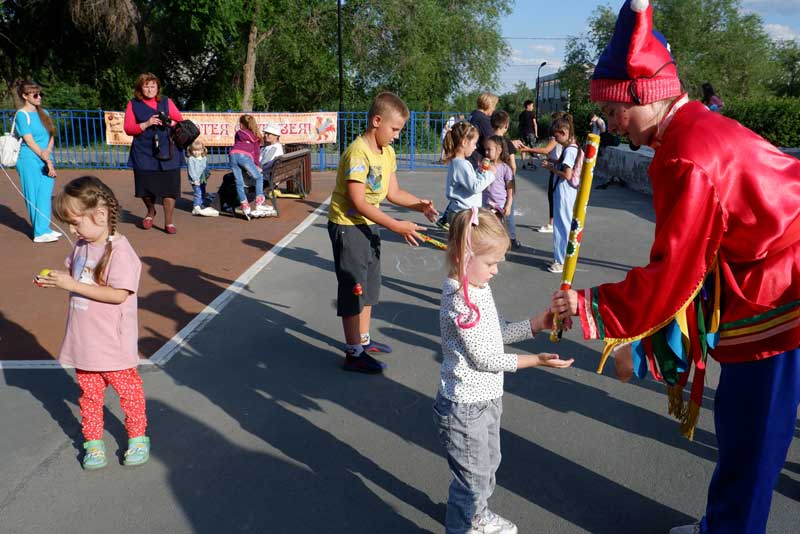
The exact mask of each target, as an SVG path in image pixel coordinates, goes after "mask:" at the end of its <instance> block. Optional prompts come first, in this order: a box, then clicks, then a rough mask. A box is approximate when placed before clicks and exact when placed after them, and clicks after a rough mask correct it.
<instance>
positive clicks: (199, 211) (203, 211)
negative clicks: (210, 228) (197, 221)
mask: <svg viewBox="0 0 800 534" xmlns="http://www.w3.org/2000/svg"><path fill="white" fill-rule="evenodd" d="M192 215H200V216H201V217H217V216H218V215H219V212H218V211H217V210H215V209H214V208H212V207H211V206H207V207H205V208H203V207H201V206H195V207H194V209H192Z"/></svg>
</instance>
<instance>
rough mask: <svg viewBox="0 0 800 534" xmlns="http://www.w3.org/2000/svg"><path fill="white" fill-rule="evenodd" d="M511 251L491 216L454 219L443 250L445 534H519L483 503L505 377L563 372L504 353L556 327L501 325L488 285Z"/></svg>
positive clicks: (543, 318)
mask: <svg viewBox="0 0 800 534" xmlns="http://www.w3.org/2000/svg"><path fill="white" fill-rule="evenodd" d="M508 247H509V238H508V233H507V232H506V229H505V227H504V226H503V224H502V223H501V222H500V220H499V219H498V218H497V217H496V216H495V215H494V214H493V213H492V212H491V211H489V210H486V209H479V208H472V209H468V210H464V211H462V212H460V213H459V214H458V215H456V216H455V218H454V219H453V221H452V222H451V226H450V240H449V242H448V249H447V262H448V266H449V271H450V272H449V275H448V278H447V279H445V281H444V285H443V287H442V307H441V310H440V311H439V324H440V326H441V331H442V367H441V380H440V383H439V392H438V394H437V396H436V401H435V403H434V405H433V412H434V421H435V422H436V425H437V426H438V430H439V436H440V439H441V441H442V444H443V445H444V446H445V448H446V450H447V461H448V464H449V465H450V470H451V472H452V473H453V480H452V482H451V483H450V494H449V497H448V501H447V515H446V520H445V532H446V534H454V533H457V532H458V533H464V532H485V531H487V532H488V531H491V532H496V533H498V534H516V533H517V527H516V526H515V525H514V524H513V523H512V522H510V521H508V520H506V519H503V518H502V517H500V516H498V515H497V514H494V513H493V512H491V511H490V510H489V508H488V505H487V501H488V499H489V497H490V496H491V495H492V492H493V491H494V480H495V472H496V471H497V468H498V467H499V466H500V417H501V415H502V411H503V403H502V395H503V373H504V372H514V371H516V370H517V369H522V368H524V367H535V366H539V365H544V366H547V367H555V368H566V367H569V366H570V365H572V362H573V360H572V359H569V360H562V359H560V358H559V356H558V355H557V354H548V353H542V354H519V355H517V354H509V353H506V352H505V350H504V347H503V345H504V344H506V343H515V342H517V341H522V340H524V339H528V338H531V337H533V335H534V334H535V333H537V332H540V331H542V330H548V329H550V328H552V326H553V314H552V313H551V312H550V311H549V310H548V311H544V312H542V313H541V314H539V315H538V316H537V317H534V318H531V319H529V320H525V321H519V322H513V323H509V322H506V321H505V320H504V319H503V318H502V317H501V316H500V315H499V314H498V312H497V308H496V307H495V304H494V300H493V298H492V290H491V289H490V288H489V280H491V279H492V277H493V276H494V275H495V274H497V271H498V267H497V266H498V265H499V263H500V262H501V261H503V259H504V256H505V253H506V251H507V250H508Z"/></svg>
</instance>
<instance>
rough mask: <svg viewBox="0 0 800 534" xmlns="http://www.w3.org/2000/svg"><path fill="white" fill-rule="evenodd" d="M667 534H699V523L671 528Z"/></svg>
mask: <svg viewBox="0 0 800 534" xmlns="http://www.w3.org/2000/svg"><path fill="white" fill-rule="evenodd" d="M669 534H700V523H694V524H693V525H683V526H682V527H675V528H671V529H670V530H669Z"/></svg>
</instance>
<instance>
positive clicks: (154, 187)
mask: <svg viewBox="0 0 800 534" xmlns="http://www.w3.org/2000/svg"><path fill="white" fill-rule="evenodd" d="M133 181H134V189H135V191H136V198H142V197H154V198H164V197H167V198H178V197H179V196H181V170H180V168H178V169H172V170H168V171H138V170H135V169H134V171H133Z"/></svg>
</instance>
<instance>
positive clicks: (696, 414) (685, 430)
mask: <svg viewBox="0 0 800 534" xmlns="http://www.w3.org/2000/svg"><path fill="white" fill-rule="evenodd" d="M698 419H700V405H699V404H695V403H694V402H691V401H690V402H689V407H688V408H687V410H686V413H685V414H683V417H682V418H681V434H682V435H683V436H684V437H685V438H688V439H689V441H692V440H694V430H695V428H697V421H698Z"/></svg>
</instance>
